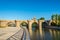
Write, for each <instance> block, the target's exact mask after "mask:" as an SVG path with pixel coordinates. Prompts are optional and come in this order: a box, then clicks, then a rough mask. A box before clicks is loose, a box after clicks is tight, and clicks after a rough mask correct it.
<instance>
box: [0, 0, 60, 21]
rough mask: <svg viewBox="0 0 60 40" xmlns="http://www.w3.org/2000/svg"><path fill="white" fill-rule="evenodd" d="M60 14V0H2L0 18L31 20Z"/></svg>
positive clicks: (0, 2)
mask: <svg viewBox="0 0 60 40" xmlns="http://www.w3.org/2000/svg"><path fill="white" fill-rule="evenodd" d="M56 13H57V14H60V0H0V19H6V20H8V19H9V20H29V19H32V18H33V17H34V16H35V17H36V18H37V19H38V18H40V17H45V19H46V20H48V19H50V18H51V15H52V14H56Z"/></svg>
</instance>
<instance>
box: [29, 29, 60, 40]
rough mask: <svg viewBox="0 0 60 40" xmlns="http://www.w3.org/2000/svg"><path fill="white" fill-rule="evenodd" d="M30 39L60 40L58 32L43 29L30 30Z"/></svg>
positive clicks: (59, 32)
mask: <svg viewBox="0 0 60 40" xmlns="http://www.w3.org/2000/svg"><path fill="white" fill-rule="evenodd" d="M29 33H30V38H31V40H60V31H59V30H52V29H45V28H43V29H42V30H38V29H36V30H30V31H29Z"/></svg>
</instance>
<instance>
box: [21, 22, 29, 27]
mask: <svg viewBox="0 0 60 40" xmlns="http://www.w3.org/2000/svg"><path fill="white" fill-rule="evenodd" d="M20 26H24V27H26V28H28V23H27V22H25V21H23V22H21V23H20Z"/></svg>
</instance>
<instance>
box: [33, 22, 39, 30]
mask: <svg viewBox="0 0 60 40" xmlns="http://www.w3.org/2000/svg"><path fill="white" fill-rule="evenodd" d="M38 28H39V27H38V23H37V22H33V23H32V30H36V29H38Z"/></svg>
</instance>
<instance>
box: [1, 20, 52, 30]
mask: <svg viewBox="0 0 60 40" xmlns="http://www.w3.org/2000/svg"><path fill="white" fill-rule="evenodd" d="M23 22H25V23H26V24H28V29H29V30H31V29H32V24H33V23H34V22H35V23H37V24H38V27H39V29H42V23H43V22H45V20H39V21H38V20H36V19H32V20H0V26H4V27H9V26H10V27H11V25H12V26H14V27H20V26H21V24H22V23H23ZM51 22H52V21H51V20H50V21H49V22H46V23H47V24H48V25H50V24H51Z"/></svg>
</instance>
